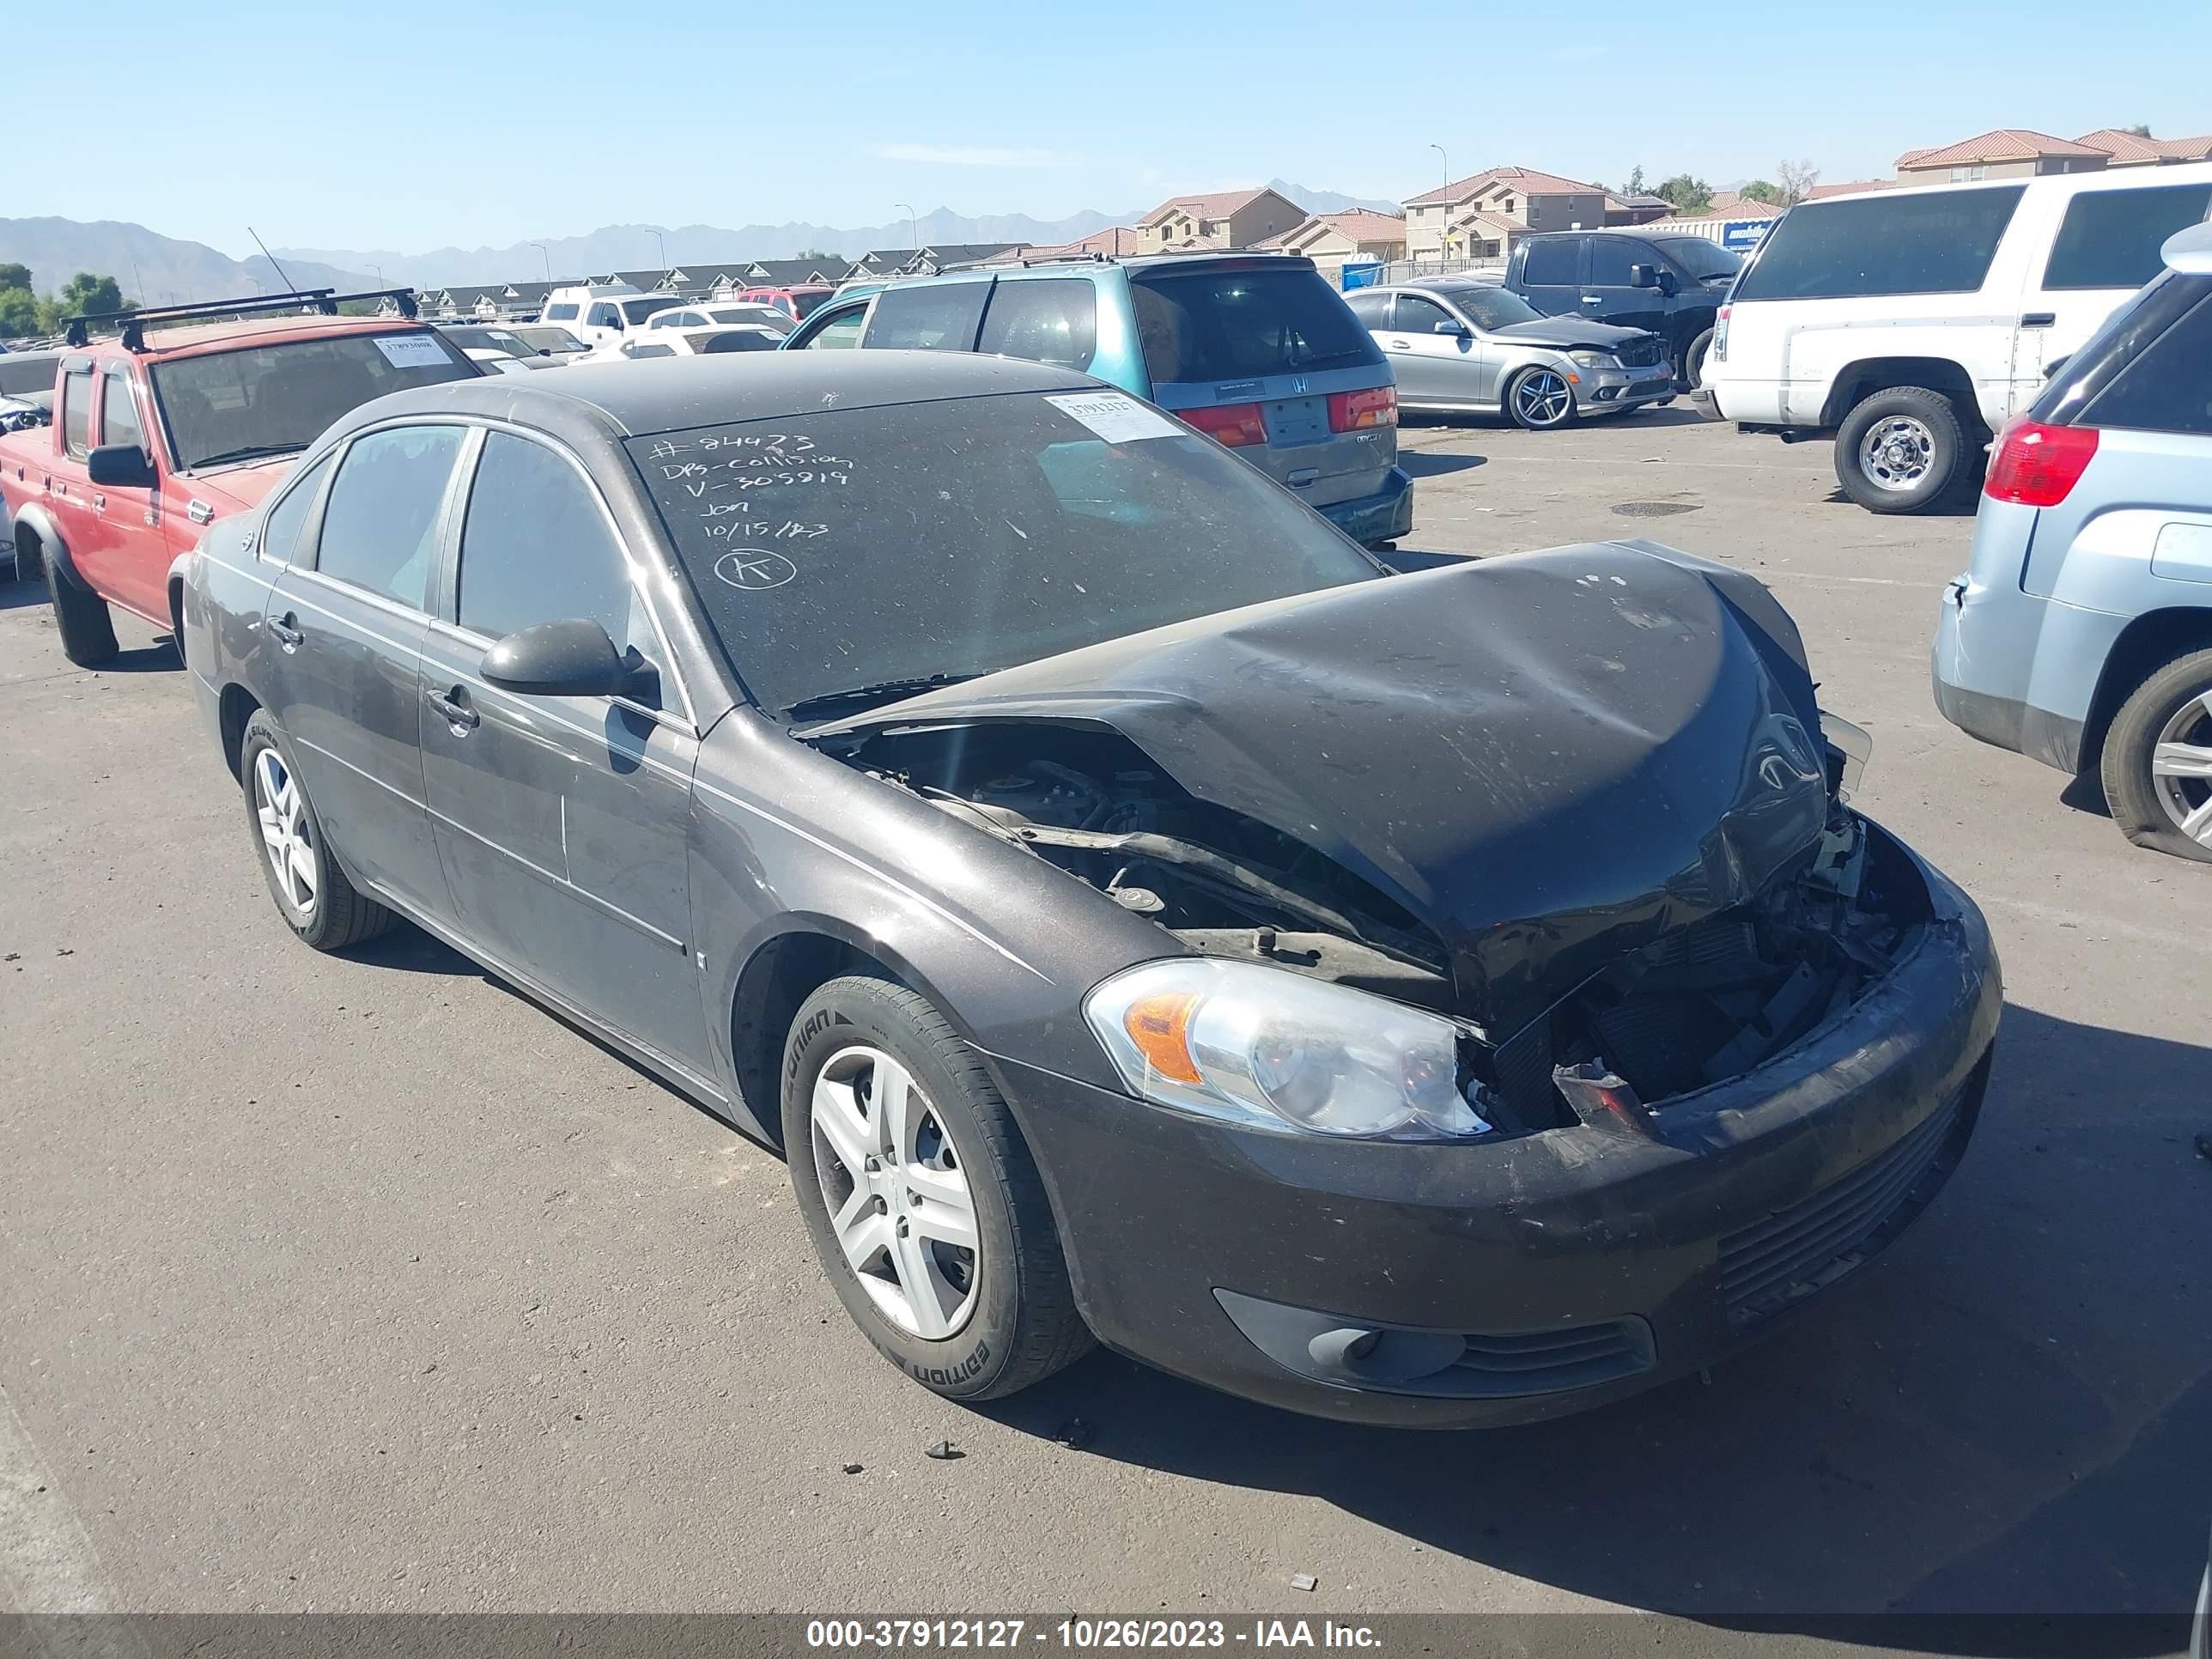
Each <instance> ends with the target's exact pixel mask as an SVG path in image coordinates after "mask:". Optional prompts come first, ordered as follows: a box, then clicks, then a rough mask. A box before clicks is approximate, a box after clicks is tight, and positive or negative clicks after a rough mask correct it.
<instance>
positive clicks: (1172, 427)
mask: <svg viewBox="0 0 2212 1659" xmlns="http://www.w3.org/2000/svg"><path fill="white" fill-rule="evenodd" d="M1045 402H1047V403H1048V404H1051V405H1052V406H1053V407H1054V409H1056V410H1060V413H1061V414H1063V415H1072V416H1074V417H1075V418H1076V419H1077V420H1079V421H1080V422H1083V424H1084V425H1085V426H1087V427H1089V428H1091V431H1093V432H1095V433H1097V435H1099V436H1100V437H1102V438H1103V439H1105V440H1106V441H1107V442H1108V443H1109V444H1119V443H1129V442H1132V441H1134V440H1136V439H1139V438H1180V437H1184V436H1186V435H1187V434H1185V433H1184V431H1183V429H1182V428H1181V427H1179V426H1177V425H1176V423H1175V422H1173V421H1170V419H1168V417H1167V416H1164V415H1162V414H1160V413H1158V411H1156V410H1150V409H1147V408H1146V407H1145V406H1144V404H1140V403H1139V402H1138V401H1137V400H1136V399H1135V398H1125V397H1123V396H1122V395H1121V393H1120V392H1066V393H1063V394H1061V395H1060V396H1058V397H1048V398H1046V399H1045Z"/></svg>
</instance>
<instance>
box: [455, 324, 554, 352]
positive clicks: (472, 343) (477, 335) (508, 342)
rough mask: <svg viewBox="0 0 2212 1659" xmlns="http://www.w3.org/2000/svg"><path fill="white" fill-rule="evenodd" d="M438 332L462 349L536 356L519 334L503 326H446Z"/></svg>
mask: <svg viewBox="0 0 2212 1659" xmlns="http://www.w3.org/2000/svg"><path fill="white" fill-rule="evenodd" d="M440 332H441V333H442V334H444V335H445V337H447V339H449V340H451V341H452V342H453V343H454V344H455V345H457V346H459V347H460V348H461V349H462V350H464V351H471V350H474V351H503V352H505V353H506V354H507V356H510V357H532V356H537V352H536V350H535V349H533V348H532V346H531V345H530V343H528V342H527V341H526V340H524V339H523V337H521V336H520V335H519V334H515V333H513V332H512V331H508V330H507V329H503V328H448V329H442V330H441V331H440Z"/></svg>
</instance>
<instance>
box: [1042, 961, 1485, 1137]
mask: <svg viewBox="0 0 2212 1659" xmlns="http://www.w3.org/2000/svg"><path fill="white" fill-rule="evenodd" d="M1083 1012H1084V1015H1085V1018H1087V1019H1089V1020H1090V1022H1091V1029H1092V1030H1095V1031H1097V1034H1098V1038H1099V1041H1100V1042H1103V1043H1104V1044H1105V1045H1106V1052H1107V1053H1108V1054H1110V1055H1111V1056H1112V1057H1113V1060H1114V1064H1115V1067H1116V1068H1117V1069H1118V1070H1119V1071H1120V1072H1121V1078H1122V1081H1123V1082H1125V1083H1126V1084H1127V1085H1128V1087H1129V1091H1130V1092H1131V1093H1132V1094H1134V1095H1136V1096H1138V1097H1140V1098H1142V1099H1145V1100H1149V1101H1152V1102H1153V1103H1155V1104H1158V1105H1161V1106H1167V1107H1172V1108H1176V1109H1181V1110H1183V1111H1189V1112H1198V1113H1202V1114H1204V1115H1206V1116H1208V1117H1217V1118H1225V1119H1227V1120H1229V1121H1231V1122H1236V1123H1244V1124H1250V1125H1254V1126H1256V1127H1261V1128H1270V1129H1282V1128H1291V1129H1303V1130H1307V1131H1310V1133H1316V1134H1327V1135H1358V1136H1364V1137H1368V1138H1375V1139H1400V1140H1440V1139H1462V1138H1464V1137H1467V1136H1470V1135H1482V1134H1488V1133H1491V1126H1490V1125H1489V1124H1488V1123H1487V1122H1486V1121H1484V1120H1483V1119H1482V1117H1481V1116H1480V1115H1479V1114H1478V1113H1476V1112H1475V1110H1474V1109H1473V1108H1472V1107H1471V1106H1469V1105H1468V1102H1467V1100H1466V1098H1465V1097H1463V1096H1462V1093H1461V1091H1460V1063H1459V1042H1460V1036H1461V1028H1460V1027H1459V1026H1457V1025H1455V1024H1453V1023H1452V1022H1451V1021H1449V1020H1448V1019H1443V1018H1439V1017H1438V1016H1437V1015H1435V1014H1431V1013H1426V1012H1423V1011H1422V1010H1420V1009H1419V1008H1409V1007H1407V1006H1405V1005H1404V1004H1403V1003H1399V1002H1393V1001H1391V1000H1389V999H1388V998H1387V997H1378V996H1375V995H1372V994H1370V993H1368V992H1365V991H1355V990H1352V988H1350V987H1347V986H1342V985H1334V984H1331V983H1330V982H1329V981H1326V980H1317V979H1308V978H1306V977H1305V976H1304V975H1299V974H1294V973H1291V972H1290V971H1289V970H1288V969H1281V968H1269V967H1266V966H1263V965H1262V964H1261V963H1245V962H1223V961H1218V960H1213V959H1209V958H1206V957H1176V958H1170V959H1169V960H1165V961H1161V962H1148V963H1143V964H1142V965H1140V966H1139V967H1135V968H1131V969H1126V970H1124V971H1123V972H1121V973H1119V974H1116V975H1114V976H1113V977H1112V978H1111V979H1109V980H1106V981H1103V982H1102V983H1101V984H1100V985H1098V986H1097V988H1096V989H1094V990H1093V991H1092V992H1091V994H1090V995H1089V996H1088V997H1086V998H1085V1000H1084V1004H1083Z"/></svg>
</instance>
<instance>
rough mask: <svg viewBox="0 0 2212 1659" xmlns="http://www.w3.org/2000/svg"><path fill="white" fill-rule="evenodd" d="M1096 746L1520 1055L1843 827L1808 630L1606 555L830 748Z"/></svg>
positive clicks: (1274, 623) (994, 692)
mask: <svg viewBox="0 0 2212 1659" xmlns="http://www.w3.org/2000/svg"><path fill="white" fill-rule="evenodd" d="M979 720H986V721H993V722H997V721H1015V722H1021V721H1039V720H1042V721H1051V722H1056V723H1060V724H1076V725H1088V724H1097V725H1103V726H1109V727H1111V728H1113V729H1114V730H1115V731H1118V732H1121V734H1122V735H1124V736H1125V737H1127V738H1129V739H1130V740H1131V741H1132V742H1133V743H1134V744H1136V745H1137V746H1138V747H1139V748H1140V749H1142V750H1144V751H1145V752H1146V754H1147V755H1149V756H1150V757H1152V760H1153V761H1154V762H1155V763H1157V764H1158V766H1160V768H1161V769H1163V770H1164V771H1165V772H1166V773H1167V774H1168V775H1170V776H1171V777H1173V778H1174V779H1175V780H1176V781H1177V782H1178V783H1180V784H1181V785H1182V787H1184V788H1186V789H1187V790H1188V791H1189V792H1190V793H1192V794H1194V795H1195V796H1199V797H1200V798H1202V799H1206V800H1210V801H1213V802H1216V803H1218V804H1219V805H1224V806H1228V807H1231V808H1233V809H1235V810H1237V811H1242V812H1244V813H1247V814H1249V815H1250V816H1251V817H1255V818H1257V819H1259V820H1261V822H1263V823H1268V824H1270V825H1272V826H1273V827H1274V828H1276V829H1279V830H1282V831H1284V832H1285V833H1288V834H1290V835H1291V836H1296V837H1297V838H1298V839H1299V840H1301V841H1304V842H1306V843H1308V844H1309V845H1310V846H1312V847H1314V848H1318V849H1319V850H1321V851H1322V852H1324V853H1327V854H1329V855H1330V856H1331V857H1333V858H1334V859H1335V860H1338V861H1339V862H1340V863H1341V864H1343V865H1344V866H1346V867H1347V868H1349V869H1350V870H1352V871H1353V872H1356V873H1357V874H1358V875H1360V876H1361V877H1363V878H1365V879H1366V880H1368V881H1370V882H1371V883H1373V884H1375V885H1376V886H1377V887H1379V888H1380V889H1381V890H1383V891H1384V892H1385V893H1387V894H1389V895H1390V896H1392V897H1393V898H1395V899H1396V900H1397V901H1398V902H1400V903H1401V904H1403V905H1404V906H1405V907H1406V908H1407V909H1408V910H1409V911H1411V912H1412V913H1413V915H1415V916H1417V917H1419V919H1420V920H1421V921H1423V922H1425V924H1426V925H1427V926H1428V927H1431V929H1433V930H1434V931H1435V932H1436V933H1437V935H1438V936H1439V937H1440V938H1441V939H1442V940H1443V943H1444V945H1445V946H1446V948H1447V949H1448V950H1449V952H1450V955H1451V959H1452V965H1453V973H1454V977H1455V980H1456V981H1457V982H1458V987H1459V992H1460V995H1461V998H1462V1003H1463V1006H1465V1007H1466V1008H1467V1010H1468V1012H1469V1013H1470V1014H1472V1015H1473V1016H1474V1018H1477V1019H1478V1020H1480V1021H1481V1022H1482V1023H1483V1024H1485V1025H1486V1027H1487V1028H1488V1030H1489V1031H1490V1033H1491V1035H1492V1037H1493V1038H1494V1039H1496V1040H1498V1041H1503V1040H1504V1038H1506V1037H1508V1036H1510V1035H1511V1034H1512V1033H1513V1032H1514V1031H1516V1030H1518V1029H1519V1028H1520V1027H1521V1026H1522V1025H1523V1024H1526V1023H1527V1022H1528V1020H1529V1019H1531V1018H1534V1017H1535V1016H1536V1015H1537V1014H1539V1013H1541V1012H1543V1010H1544V1009H1545V1008H1547V1007H1548V1006H1550V1005H1551V1004H1552V1003H1553V1001H1555V1000H1557V999H1558V998H1559V997H1560V996H1562V995H1564V994H1565V993H1566V992H1568V991H1570V990H1571V989H1572V988H1573V987H1575V986H1576V985H1577V984H1579V983H1580V982H1581V981H1583V979H1585V978H1587V977H1588V976H1589V975H1590V974H1591V973H1594V972H1595V971H1596V970H1597V969H1600V968H1601V967H1603V966H1605V965H1606V964H1607V963H1609V962H1611V961H1612V960H1613V959H1614V958H1615V957H1618V956H1619V955H1620V954H1621V953H1623V952H1625V951H1629V950H1632V949H1634V948H1636V947H1637V946H1638V945H1642V944H1644V943H1645V942H1647V941H1648V940H1650V939H1652V938H1653V937H1655V936H1656V935H1657V934H1658V933H1660V932H1662V930H1665V929H1667V928H1669V927H1674V926H1678V925H1680V924H1681V923H1684V922H1686V921H1694V920H1696V919H1697V918H1699V917H1700V916H1704V915H1708V914H1710V913H1711V912H1712V911H1714V910H1717V909H1721V908H1726V907H1728V906H1729V905H1733V904H1736V903H1739V902H1743V901H1744V900H1746V899H1748V898H1750V897H1752V896H1754V895H1755V894H1757V893H1758V892H1759V890H1761V889H1763V888H1764V887H1765V885H1766V884H1768V883H1769V882H1770V881H1771V880H1772V879H1773V878H1774V877H1775V876H1776V875H1777V874H1778V872H1781V871H1782V870H1783V869H1784V867H1785V866H1790V865H1791V864H1792V863H1793V862H1794V861H1795V860H1796V859H1797V858H1798V857H1799V856H1800V855H1802V854H1804V853H1805V852H1806V851H1807V850H1808V848H1810V847H1811V846H1812V844H1813V843H1814V842H1815V841H1816V840H1817V839H1818V837H1819V836H1820V831H1821V829H1822V826H1823V824H1824V823H1825V822H1826V814H1827V804H1828V803H1827V785H1826V769H1825V765H1824V757H1823V754H1822V746H1821V740H1820V716H1819V711H1818V709H1817V708H1816V706H1815V705H1814V699H1813V685H1812V682H1811V680H1810V678H1809V677H1808V674H1807V672H1806V669H1805V665H1804V657H1803V650H1802V646H1801V644H1800V642H1799V641H1798V637H1797V631H1796V627H1795V626H1794V625H1793V624H1792V623H1790V619H1789V617H1788V616H1787V615H1786V614H1785V613H1784V611H1783V610H1782V608H1781V606H1780V605H1778V604H1777V603H1776V602H1775V600H1774V599H1773V597H1772V596H1771V594H1769V593H1768V592H1766V590H1765V588H1764V587H1762V586H1759V584H1758V583H1757V582H1756V581H1754V580H1752V579H1751V578H1749V577H1747V576H1745V575H1743V574H1741V573H1739V572H1735V571H1730V570H1727V569H1725V568H1723V567H1720V566H1717V565H1712V564H1708V563H1706V562H1704V561H1702V560H1699V559H1695V558H1692V557H1691V556H1688V555H1686V554H1681V553H1677V552H1675V551H1674V550H1670V549H1665V548H1661V547H1658V546H1657V545H1656V544H1650V543H1640V544H1623V543H1599V544H1586V545H1583V546H1577V547H1563V548H1554V549H1551V550H1546V551H1543V552H1539V553H1526V554H1518V555H1515V556H1511V557H1507V558H1498V559H1488V560H1484V561H1482V562H1479V563H1478V562H1469V563H1467V564H1464V565H1459V566H1453V567H1447V568H1442V569H1437V570H1431V571H1426V572H1423V573H1421V574H1416V575H1409V576H1398V577H1393V578H1391V579H1389V580H1376V581H1372V582H1359V583H1355V584H1352V586H1346V587H1340V588H1336V589H1332V590H1329V591H1328V592H1324V593H1322V594H1320V595H1318V596H1301V597H1299V598H1298V599H1291V600H1288V601H1283V602H1279V603H1277V604H1273V605H1261V606H1255V607H1253V608H1251V609H1249V610H1244V611H1231V612H1227V613H1225V614H1223V615H1220V616H1216V617H1202V618H1199V619H1197V620H1195V621H1193V622H1188V623H1178V624H1176V625H1174V626H1172V627H1169V628H1164V629H1153V630H1151V631H1149V632H1146V633H1144V634H1139V635H1131V636H1129V637H1128V638H1126V639H1121V640H1115V641H1108V642H1106V643H1104V644H1102V645H1097V646H1093V647H1087V648H1085V649H1084V650H1080V651H1075V652H1071V653H1066V654H1065V655H1062V656H1058V657H1052V658H1047V659H1043V660H1041V661H1038V662H1033V663H1027V664H1024V665H1020V666H1018V667H1016V668H1012V669H1007V670H1005V671H1001V672H999V673H996V674H992V675H988V676H986V677H984V678H980V679H976V680H971V681H969V682H968V683H966V684H962V685H957V686H951V687H947V688H945V690H940V691H934V692H930V693H928V694H926V695H924V696H919V697H914V698H909V699H908V700H907V701H905V702H900V703H897V704H895V705H891V706H890V707H887V708H878V709H872V710H871V711H869V712H868V713H867V714H864V715H860V716H857V717H854V718H851V719H848V720H841V721H837V722H835V723H832V724H829V725H825V726H817V727H813V728H811V729H810V730H809V731H808V732H807V733H806V735H807V736H808V737H809V738H818V737H822V736H824V735H829V734H831V733H835V732H866V731H880V730H885V729H890V728H901V727H904V728H913V727H917V726H938V725H945V724H952V725H959V724H967V723H971V722H974V721H979Z"/></svg>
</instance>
